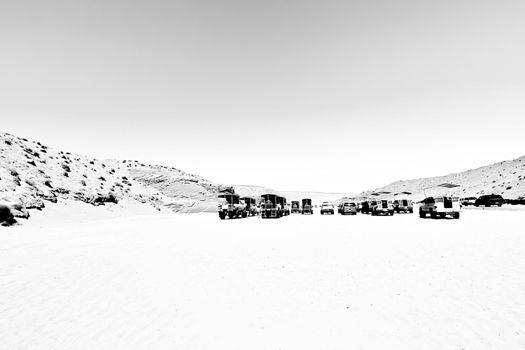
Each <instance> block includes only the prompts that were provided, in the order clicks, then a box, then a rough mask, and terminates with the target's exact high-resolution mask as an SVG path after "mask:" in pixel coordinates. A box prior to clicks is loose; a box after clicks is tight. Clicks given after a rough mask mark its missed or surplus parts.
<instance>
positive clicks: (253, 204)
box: [241, 197, 258, 216]
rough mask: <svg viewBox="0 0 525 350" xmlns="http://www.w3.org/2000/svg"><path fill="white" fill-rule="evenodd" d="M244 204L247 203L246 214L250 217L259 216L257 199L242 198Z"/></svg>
mask: <svg viewBox="0 0 525 350" xmlns="http://www.w3.org/2000/svg"><path fill="white" fill-rule="evenodd" d="M241 200H242V201H244V203H246V212H247V213H248V215H249V216H257V214H258V209H257V201H256V200H255V198H252V197H242V198H241Z"/></svg>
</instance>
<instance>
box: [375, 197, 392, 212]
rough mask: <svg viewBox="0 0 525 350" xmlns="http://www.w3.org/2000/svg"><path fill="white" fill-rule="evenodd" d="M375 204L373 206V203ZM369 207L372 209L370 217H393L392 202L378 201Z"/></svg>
mask: <svg viewBox="0 0 525 350" xmlns="http://www.w3.org/2000/svg"><path fill="white" fill-rule="evenodd" d="M373 202H375V205H374V203H373ZM370 207H371V208H372V216H377V215H390V216H392V215H394V206H393V205H392V201H391V200H388V199H378V200H376V201H372V203H371V204H370Z"/></svg>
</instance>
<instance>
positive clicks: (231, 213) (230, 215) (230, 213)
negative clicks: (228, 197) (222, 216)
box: [228, 211, 235, 219]
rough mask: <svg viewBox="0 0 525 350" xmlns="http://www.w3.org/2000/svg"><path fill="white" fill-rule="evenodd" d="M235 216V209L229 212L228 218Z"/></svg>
mask: <svg viewBox="0 0 525 350" xmlns="http://www.w3.org/2000/svg"><path fill="white" fill-rule="evenodd" d="M234 216H235V214H234V213H233V211H231V212H229V213H228V218H229V219H233V217H234Z"/></svg>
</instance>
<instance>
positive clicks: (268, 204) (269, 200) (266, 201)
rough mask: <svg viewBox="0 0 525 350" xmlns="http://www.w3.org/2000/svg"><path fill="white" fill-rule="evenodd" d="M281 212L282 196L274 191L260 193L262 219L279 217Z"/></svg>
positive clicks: (281, 214)
mask: <svg viewBox="0 0 525 350" xmlns="http://www.w3.org/2000/svg"><path fill="white" fill-rule="evenodd" d="M283 213H284V211H283V197H281V196H278V195H276V194H274V193H266V194H263V195H261V217H262V218H263V219H269V218H281V217H282V216H283Z"/></svg>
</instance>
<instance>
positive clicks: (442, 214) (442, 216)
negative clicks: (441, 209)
mask: <svg viewBox="0 0 525 350" xmlns="http://www.w3.org/2000/svg"><path fill="white" fill-rule="evenodd" d="M446 216H447V214H445V213H441V214H439V217H440V218H442V219H444V218H445V217H446Z"/></svg>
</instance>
